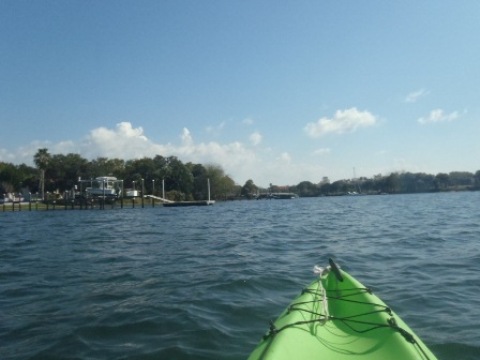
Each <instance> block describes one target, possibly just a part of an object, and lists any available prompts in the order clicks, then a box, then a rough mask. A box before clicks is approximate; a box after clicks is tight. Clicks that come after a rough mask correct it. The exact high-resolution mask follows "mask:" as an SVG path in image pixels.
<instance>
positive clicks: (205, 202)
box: [163, 200, 215, 207]
mask: <svg viewBox="0 0 480 360" xmlns="http://www.w3.org/2000/svg"><path fill="white" fill-rule="evenodd" d="M213 204H215V200H200V201H170V202H166V203H164V204H163V206H166V207H178V206H208V205H213Z"/></svg>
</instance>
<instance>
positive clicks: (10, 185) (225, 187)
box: [0, 148, 480, 200]
mask: <svg viewBox="0 0 480 360" xmlns="http://www.w3.org/2000/svg"><path fill="white" fill-rule="evenodd" d="M33 160H34V163H35V165H36V167H32V166H27V165H25V164H21V165H14V164H11V163H6V162H0V197H2V196H3V194H7V193H22V194H26V193H31V194H38V197H40V198H42V199H45V198H46V194H50V196H53V195H52V194H60V195H61V194H63V193H65V192H67V191H71V190H72V189H74V188H75V185H77V184H78V180H79V179H82V180H88V179H94V178H96V177H99V176H115V177H117V178H118V179H121V180H123V181H124V186H125V189H128V188H132V187H135V184H136V190H138V191H142V190H143V191H144V194H155V195H160V194H161V191H162V183H164V188H165V193H166V197H167V198H168V199H171V200H203V199H206V198H207V196H208V190H207V179H209V181H210V184H211V198H212V199H215V200H221V199H238V198H254V197H255V195H257V194H259V193H266V192H293V193H296V194H298V195H299V196H301V197H314V196H335V195H345V194H349V193H350V194H355V193H357V194H369V195H371V194H382V193H388V194H400V193H420V192H439V191H464V190H480V170H479V171H477V172H476V173H475V174H474V173H470V172H463V171H454V172H450V173H448V174H447V173H439V174H437V175H431V174H425V173H410V172H402V173H392V174H389V175H385V176H384V175H376V176H374V177H373V178H366V177H362V178H358V179H348V180H338V181H334V182H330V181H329V179H328V178H327V177H324V178H323V179H322V180H321V181H320V182H319V183H312V182H310V181H302V182H300V183H299V184H298V185H293V186H281V187H280V186H276V185H273V184H271V185H270V186H269V188H260V187H257V186H256V185H255V184H254V182H253V180H248V181H247V182H246V183H245V184H244V185H243V186H241V185H237V184H235V181H234V180H233V179H232V178H231V177H230V176H228V175H227V174H225V172H224V170H223V169H222V167H221V166H219V165H215V164H207V165H202V164H194V163H191V162H189V163H186V164H184V163H183V162H182V161H180V160H179V159H178V158H177V157H175V156H170V157H163V156H161V155H156V156H155V157H153V158H148V157H144V158H141V159H135V160H127V161H125V160H122V159H117V158H114V159H108V158H105V157H99V158H97V159H95V160H87V159H85V158H83V157H82V156H80V155H79V154H73V153H71V154H67V155H63V154H55V155H51V154H50V153H49V152H48V149H45V148H43V149H39V150H38V151H37V153H36V154H35V156H34V159H33ZM272 180H274V179H272Z"/></svg>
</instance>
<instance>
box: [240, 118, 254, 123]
mask: <svg viewBox="0 0 480 360" xmlns="http://www.w3.org/2000/svg"><path fill="white" fill-rule="evenodd" d="M242 124H244V125H253V119H252V118H246V119H243V120H242Z"/></svg>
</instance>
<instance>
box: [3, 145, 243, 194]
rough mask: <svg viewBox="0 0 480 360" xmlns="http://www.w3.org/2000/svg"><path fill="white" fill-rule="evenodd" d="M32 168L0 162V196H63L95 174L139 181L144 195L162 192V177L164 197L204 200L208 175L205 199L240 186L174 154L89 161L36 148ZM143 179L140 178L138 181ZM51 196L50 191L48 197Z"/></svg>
mask: <svg viewBox="0 0 480 360" xmlns="http://www.w3.org/2000/svg"><path fill="white" fill-rule="evenodd" d="M34 162H35V165H36V168H34V167H30V166H27V165H25V164H22V165H18V166H16V165H13V164H10V163H4V162H0V195H2V194H6V193H17V194H18V193H22V194H28V193H32V194H37V196H38V198H40V199H45V197H44V196H43V194H46V193H50V194H54V193H56V194H63V193H64V192H66V191H70V190H72V189H73V188H74V186H75V185H76V184H78V180H79V179H83V180H88V179H93V178H96V177H99V176H115V177H117V178H118V179H122V180H124V186H125V189H127V188H129V187H132V186H133V184H134V182H135V183H136V184H137V190H139V187H138V184H142V183H143V185H144V192H145V194H154V195H161V194H162V181H163V180H164V181H165V193H166V197H167V198H169V199H171V200H204V199H207V197H208V188H207V179H210V184H211V198H212V199H222V198H228V197H231V196H233V195H235V194H238V193H240V186H236V185H235V183H234V181H233V180H232V179H231V178H230V177H229V176H228V175H226V174H225V172H224V171H223V169H222V168H221V167H220V166H218V165H212V164H209V165H201V164H192V163H187V164H184V163H182V162H181V161H180V160H179V159H177V158H176V157H175V156H171V157H163V156H160V155H157V156H155V157H154V158H147V157H145V158H142V159H135V160H128V161H124V160H121V159H107V158H103V157H100V158H97V159H95V160H92V161H89V160H87V159H84V158H83V157H81V156H80V155H78V154H67V155H62V154H58V155H51V154H49V152H48V150H47V149H39V150H38V152H37V153H36V154H35V156H34ZM142 179H143V182H142ZM50 196H51V195H50Z"/></svg>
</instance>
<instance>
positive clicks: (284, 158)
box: [278, 152, 292, 163]
mask: <svg viewBox="0 0 480 360" xmlns="http://www.w3.org/2000/svg"><path fill="white" fill-rule="evenodd" d="M278 160H280V161H282V162H286V163H289V162H291V161H292V157H291V156H290V154H289V153H287V152H283V153H281V154H280V157H279V158H278Z"/></svg>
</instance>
